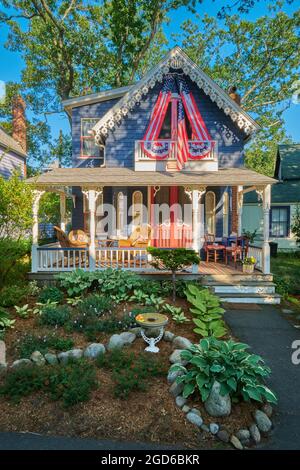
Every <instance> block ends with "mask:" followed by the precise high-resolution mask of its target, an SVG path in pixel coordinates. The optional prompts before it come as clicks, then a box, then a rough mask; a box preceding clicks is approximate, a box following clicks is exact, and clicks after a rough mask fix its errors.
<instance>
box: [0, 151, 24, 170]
mask: <svg viewBox="0 0 300 470" xmlns="http://www.w3.org/2000/svg"><path fill="white" fill-rule="evenodd" d="M18 169H19V170H20V171H21V175H22V176H24V171H25V159H24V158H22V157H21V156H19V155H17V154H16V153H14V152H13V151H11V150H6V149H5V148H3V147H2V146H0V175H1V176H3V177H4V178H9V177H10V176H11V175H12V173H13V172H14V170H18Z"/></svg>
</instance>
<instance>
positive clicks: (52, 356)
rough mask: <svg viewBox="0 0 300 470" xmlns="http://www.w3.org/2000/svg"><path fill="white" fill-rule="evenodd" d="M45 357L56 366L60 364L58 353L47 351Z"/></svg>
mask: <svg viewBox="0 0 300 470" xmlns="http://www.w3.org/2000/svg"><path fill="white" fill-rule="evenodd" d="M45 359H46V362H48V364H50V365H51V366H55V365H56V364H58V359H57V356H56V354H52V353H47V354H45Z"/></svg>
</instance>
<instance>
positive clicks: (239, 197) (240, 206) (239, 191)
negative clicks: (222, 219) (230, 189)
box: [237, 186, 244, 237]
mask: <svg viewBox="0 0 300 470" xmlns="http://www.w3.org/2000/svg"><path fill="white" fill-rule="evenodd" d="M243 202H244V195H243V186H238V187H237V235H238V237H240V236H241V235H242V215H243Z"/></svg>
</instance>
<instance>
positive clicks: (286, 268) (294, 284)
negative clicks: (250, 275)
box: [271, 252, 300, 297]
mask: <svg viewBox="0 0 300 470" xmlns="http://www.w3.org/2000/svg"><path fill="white" fill-rule="evenodd" d="M271 272H272V273H273V274H274V282H275V284H276V290H277V292H278V293H279V294H280V295H283V296H284V297H287V296H289V295H298V296H299V295H300V274H299V273H300V252H295V253H278V255H277V257H274V258H271Z"/></svg>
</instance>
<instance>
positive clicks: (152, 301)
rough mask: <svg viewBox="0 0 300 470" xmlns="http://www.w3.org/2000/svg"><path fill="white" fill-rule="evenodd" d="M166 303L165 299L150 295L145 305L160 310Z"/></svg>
mask: <svg viewBox="0 0 300 470" xmlns="http://www.w3.org/2000/svg"><path fill="white" fill-rule="evenodd" d="M163 302H164V299H162V298H161V297H157V296H156V295H155V294H150V295H149V296H148V298H147V299H146V301H145V305H149V306H153V307H154V308H155V310H159V309H160V308H161V306H162V304H163Z"/></svg>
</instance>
